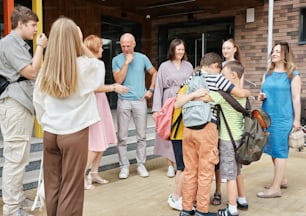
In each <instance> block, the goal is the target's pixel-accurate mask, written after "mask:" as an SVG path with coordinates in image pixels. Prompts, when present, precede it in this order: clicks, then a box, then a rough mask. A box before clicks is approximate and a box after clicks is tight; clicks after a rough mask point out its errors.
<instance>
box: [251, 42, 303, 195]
mask: <svg viewBox="0 0 306 216" xmlns="http://www.w3.org/2000/svg"><path fill="white" fill-rule="evenodd" d="M258 99H259V100H260V101H262V108H263V110H264V111H266V112H267V113H268V114H269V116H270V118H271V122H272V123H271V126H270V127H269V128H268V131H269V133H270V135H269V140H268V142H267V144H266V145H265V147H264V153H266V154H268V155H270V156H271V158H272V163H273V166H274V176H273V179H272V181H271V183H270V184H268V185H266V186H265V189H266V190H264V191H262V192H259V193H257V196H258V197H260V198H275V197H281V196H282V191H281V189H284V188H287V187H288V179H287V178H286V163H287V159H288V155H289V147H288V136H289V133H290V131H291V130H292V129H294V130H296V129H299V128H300V127H301V123H300V120H301V119H300V118H301V77H300V75H299V72H298V71H297V70H296V65H295V62H294V55H293V52H292V48H291V47H290V46H289V44H288V43H287V42H276V43H275V45H274V46H273V48H272V51H271V54H270V66H269V68H268V71H267V72H266V73H265V74H264V77H263V83H262V86H261V92H260V94H259V96H258Z"/></svg>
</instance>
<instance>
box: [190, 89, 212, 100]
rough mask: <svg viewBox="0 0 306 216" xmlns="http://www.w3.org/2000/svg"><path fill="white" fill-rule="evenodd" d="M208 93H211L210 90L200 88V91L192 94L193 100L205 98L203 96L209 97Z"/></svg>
mask: <svg viewBox="0 0 306 216" xmlns="http://www.w3.org/2000/svg"><path fill="white" fill-rule="evenodd" d="M208 92H209V91H208V89H204V88H200V89H198V90H196V91H194V92H192V94H193V98H199V97H203V96H205V95H207V94H208Z"/></svg>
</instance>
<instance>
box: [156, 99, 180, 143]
mask: <svg viewBox="0 0 306 216" xmlns="http://www.w3.org/2000/svg"><path fill="white" fill-rule="evenodd" d="M175 98H176V97H172V98H168V99H167V100H166V102H165V104H164V105H163V107H162V108H161V110H160V111H159V112H157V114H156V116H155V131H156V133H157V134H158V135H159V137H160V138H162V139H164V140H169V138H170V133H171V122H172V116H173V110H174V102H175Z"/></svg>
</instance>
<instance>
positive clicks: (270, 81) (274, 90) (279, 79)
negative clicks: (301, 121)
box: [261, 71, 299, 158]
mask: <svg viewBox="0 0 306 216" xmlns="http://www.w3.org/2000/svg"><path fill="white" fill-rule="evenodd" d="M298 74H299V73H298V71H294V72H293V77H295V76H297V75H298ZM261 91H262V92H263V93H265V94H266V99H265V100H264V101H263V104H262V108H263V110H264V111H266V112H267V113H268V114H269V115H270V118H271V126H270V127H269V128H268V131H269V132H270V136H269V140H268V142H267V144H266V145H265V147H264V153H266V154H269V155H270V156H271V157H272V158H288V153H289V147H288V136H289V133H290V131H291V129H292V126H293V120H294V109H293V103H292V94H291V80H290V79H289V78H288V75H287V73H286V72H272V73H271V74H270V75H268V74H265V81H264V83H263V84H262V86H261Z"/></svg>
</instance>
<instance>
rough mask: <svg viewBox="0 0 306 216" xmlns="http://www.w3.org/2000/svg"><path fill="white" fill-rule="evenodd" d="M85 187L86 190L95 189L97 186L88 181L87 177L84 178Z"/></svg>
mask: <svg viewBox="0 0 306 216" xmlns="http://www.w3.org/2000/svg"><path fill="white" fill-rule="evenodd" d="M84 189H85V190H93V189H95V186H93V185H92V184H91V183H89V182H88V181H87V179H84Z"/></svg>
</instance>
